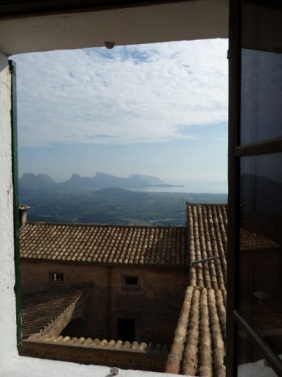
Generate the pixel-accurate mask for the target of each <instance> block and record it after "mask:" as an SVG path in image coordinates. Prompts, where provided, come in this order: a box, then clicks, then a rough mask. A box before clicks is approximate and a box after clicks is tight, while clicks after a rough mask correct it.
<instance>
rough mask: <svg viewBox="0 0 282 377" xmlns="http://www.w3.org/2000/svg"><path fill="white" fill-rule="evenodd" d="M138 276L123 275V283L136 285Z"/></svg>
mask: <svg viewBox="0 0 282 377" xmlns="http://www.w3.org/2000/svg"><path fill="white" fill-rule="evenodd" d="M138 283H139V282H138V277H137V276H124V284H125V285H134V286H136V285H138Z"/></svg>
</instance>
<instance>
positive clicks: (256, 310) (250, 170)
mask: <svg viewBox="0 0 282 377" xmlns="http://www.w3.org/2000/svg"><path fill="white" fill-rule="evenodd" d="M281 162H282V153H276V154H270V155H259V156H251V157H243V158H241V202H240V203H241V235H240V289H239V310H240V312H241V313H242V314H243V315H244V317H245V318H246V319H247V320H248V322H249V323H250V324H251V325H252V326H253V327H254V328H255V329H256V330H257V331H258V333H259V334H260V335H261V336H262V337H263V339H264V340H265V342H266V343H267V344H268V345H269V346H270V347H271V348H272V349H273V350H274V352H276V353H279V354H282V289H281V288H282V278H281V274H280V271H281V266H282V247H281V246H282V169H281Z"/></svg>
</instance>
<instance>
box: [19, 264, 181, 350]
mask: <svg viewBox="0 0 282 377" xmlns="http://www.w3.org/2000/svg"><path fill="white" fill-rule="evenodd" d="M21 270H22V287H23V292H30V291H32V290H35V289H36V290H40V289H48V288H51V287H53V288H56V286H62V285H64V286H70V285H73V284H77V283H83V282H92V284H93V286H92V293H91V294H90V297H89V305H88V331H89V336H90V337H94V338H100V339H103V338H105V339H116V340H117V339H118V331H117V320H118V319H133V320H134V325H135V340H137V341H140V342H147V343H149V342H154V343H162V344H171V341H172V338H173V334H174V331H175V327H176V324H177V320H178V316H179V313H180V310H181V305H182V301H183V297H184V293H185V289H186V286H187V281H188V275H187V272H185V270H184V269H179V268H177V269H172V268H171V269H169V268H166V267H140V268H138V267H121V266H93V265H92V266H91V265H86V264H84V265H82V264H81V265H79V264H67V263H61V264H60V263H52V262H40V263H39V262H38V263H31V262H26V261H23V262H22V264H21ZM50 272H56V273H63V274H64V281H63V282H51V281H50V279H49V273H50ZM125 276H134V277H137V279H138V284H137V285H136V286H126V285H125V284H124V277H125ZM35 282H36V284H35Z"/></svg>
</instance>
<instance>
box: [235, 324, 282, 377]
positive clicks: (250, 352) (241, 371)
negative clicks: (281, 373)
mask: <svg viewBox="0 0 282 377" xmlns="http://www.w3.org/2000/svg"><path fill="white" fill-rule="evenodd" d="M237 355H238V371H237V373H238V374H237V375H238V377H248V376H267V377H275V376H277V374H276V373H275V372H274V371H273V369H272V368H271V367H270V365H269V364H268V362H267V361H266V360H265V359H264V357H263V356H262V355H261V353H260V352H259V351H258V350H257V349H256V348H255V346H254V345H253V344H252V343H251V342H250V340H249V338H248V337H247V335H246V334H245V333H244V331H242V330H241V329H239V331H238V350H237Z"/></svg>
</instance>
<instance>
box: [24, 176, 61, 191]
mask: <svg viewBox="0 0 282 377" xmlns="http://www.w3.org/2000/svg"><path fill="white" fill-rule="evenodd" d="M56 185H57V183H56V182H55V181H54V179H52V178H51V177H49V175H47V174H38V175H35V174H33V173H26V174H24V175H23V176H22V178H21V179H20V180H19V187H20V190H30V191H45V190H48V191H49V190H53V189H54V188H55V187H56Z"/></svg>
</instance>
